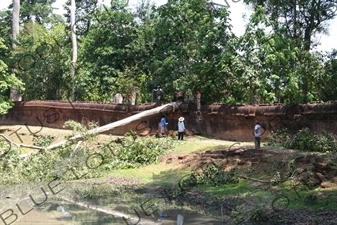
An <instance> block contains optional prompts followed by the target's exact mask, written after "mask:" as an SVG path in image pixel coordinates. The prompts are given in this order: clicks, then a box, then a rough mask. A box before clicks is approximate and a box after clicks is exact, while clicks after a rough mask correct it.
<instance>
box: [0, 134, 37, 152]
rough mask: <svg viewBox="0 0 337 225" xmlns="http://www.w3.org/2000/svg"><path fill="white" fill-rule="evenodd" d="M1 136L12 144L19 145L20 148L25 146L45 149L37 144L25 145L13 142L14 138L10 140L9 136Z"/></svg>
mask: <svg viewBox="0 0 337 225" xmlns="http://www.w3.org/2000/svg"><path fill="white" fill-rule="evenodd" d="M0 136H1V137H3V138H5V139H6V140H7V141H8V142H10V143H11V144H13V145H15V146H17V147H18V148H20V147H25V148H34V149H40V150H41V149H43V147H40V146H35V145H25V144H17V143H15V142H13V141H12V140H10V139H9V138H7V137H6V136H4V135H2V134H0Z"/></svg>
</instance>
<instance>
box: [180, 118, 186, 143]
mask: <svg viewBox="0 0 337 225" xmlns="http://www.w3.org/2000/svg"><path fill="white" fill-rule="evenodd" d="M184 120H185V118H184V117H180V118H179V120H178V140H183V139H184V131H185V124H184Z"/></svg>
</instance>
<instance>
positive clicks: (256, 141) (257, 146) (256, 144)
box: [254, 137, 261, 149]
mask: <svg viewBox="0 0 337 225" xmlns="http://www.w3.org/2000/svg"><path fill="white" fill-rule="evenodd" d="M260 140H261V138H260V137H255V140H254V143H255V149H260Z"/></svg>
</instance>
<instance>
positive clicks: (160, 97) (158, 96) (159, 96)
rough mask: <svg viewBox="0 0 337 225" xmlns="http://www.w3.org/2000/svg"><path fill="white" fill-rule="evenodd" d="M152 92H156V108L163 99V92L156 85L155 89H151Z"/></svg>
mask: <svg viewBox="0 0 337 225" xmlns="http://www.w3.org/2000/svg"><path fill="white" fill-rule="evenodd" d="M153 91H156V92H157V106H161V102H162V100H163V98H164V92H163V89H161V86H160V85H158V86H157V89H153Z"/></svg>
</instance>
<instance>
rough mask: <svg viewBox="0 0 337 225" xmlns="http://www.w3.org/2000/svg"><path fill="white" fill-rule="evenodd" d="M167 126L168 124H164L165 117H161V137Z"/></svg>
mask: <svg viewBox="0 0 337 225" xmlns="http://www.w3.org/2000/svg"><path fill="white" fill-rule="evenodd" d="M167 124H168V123H167V122H166V118H165V116H162V118H161V120H160V133H161V135H164V133H165V128H166V126H167Z"/></svg>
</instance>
